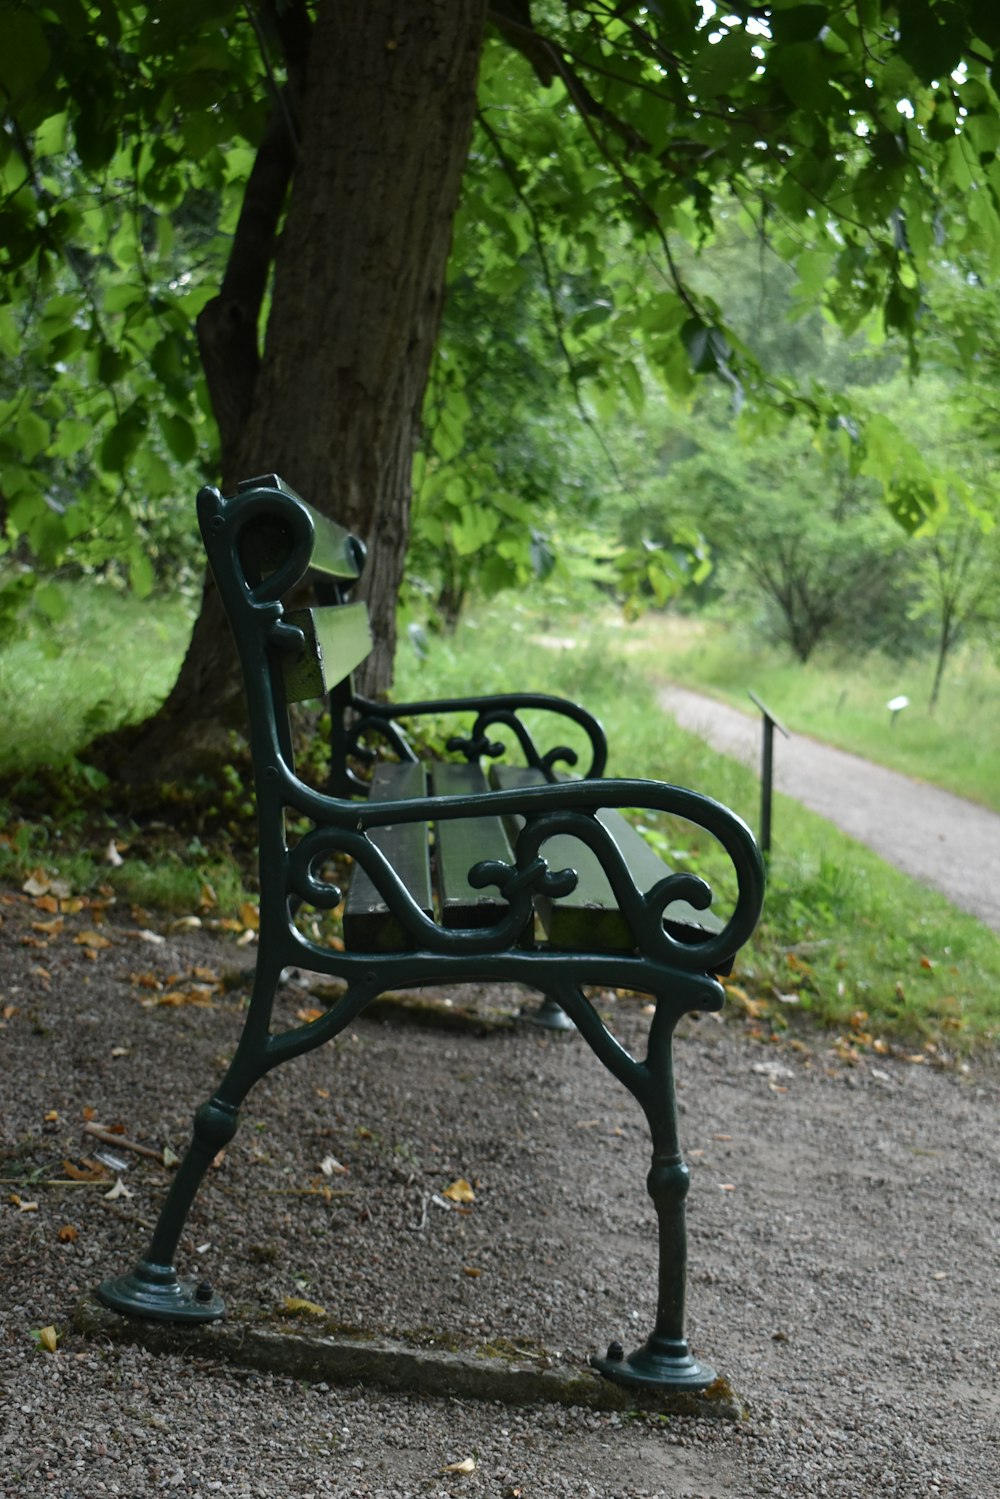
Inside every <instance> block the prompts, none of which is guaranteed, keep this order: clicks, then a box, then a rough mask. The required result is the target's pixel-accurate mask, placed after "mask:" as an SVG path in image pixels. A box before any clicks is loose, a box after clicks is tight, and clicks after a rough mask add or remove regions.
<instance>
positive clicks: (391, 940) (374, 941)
mask: <svg viewBox="0 0 1000 1499" xmlns="http://www.w3.org/2000/svg"><path fill="white" fill-rule="evenodd" d="M426 794H427V792H426V775H425V772H424V767H423V766H422V765H417V764H416V763H415V762H413V761H404V762H403V763H402V764H399V765H395V764H387V763H383V764H380V765H377V766H376V768H375V776H374V779H373V780H372V785H371V791H370V793H369V798H368V799H369V801H373V802H388V801H400V800H403V799H404V798H407V799H408V798H411V797H417V798H420V797H423V796H426ZM368 837H369V838H370V840H371V842H372V843H374V845H375V847H376V848H379V849H381V850H382V852H383V853H384V854H385V856H386V858H387V859H388V860H389V862H390V864H391V865H392V867H393V869H394V870H395V871H396V873H397V875H398V876H399V878H400V879H401V880H402V882H403V884H404V885H405V886H406V888H407V890H409V892H410V894H411V895H412V896H413V899H414V900H415V901H416V903H417V905H418V906H419V907H420V909H421V910H422V911H423V912H424V914H425V915H426V916H428V917H429V916H431V915H432V914H433V909H434V903H433V900H432V897H431V872H430V851H429V848H428V836H427V824H426V823H425V822H402V823H394V824H390V826H388V827H384V828H372V829H371V831H370V832H369V834H368ZM344 946H345V947H346V948H348V949H351V950H353V951H359V952H405V951H406V950H407V949H408V948H410V947H412V946H413V943H412V941H411V939H410V938H409V936H407V934H406V933H405V932H404V931H403V929H402V927H401V926H400V924H399V922H398V921H397V920H396V918H395V916H393V915H392V913H391V912H390V910H389V908H388V907H387V906H386V904H385V902H384V901H383V900H382V898H381V896H380V895H379V893H378V891H377V890H376V888H375V885H374V884H373V882H372V880H371V877H370V876H369V874H368V872H367V871H366V870H365V869H362V868H361V866H360V865H356V866H355V869H354V873H353V875H352V876H351V884H350V888H349V890H348V892H347V900H346V902H345V905H344Z"/></svg>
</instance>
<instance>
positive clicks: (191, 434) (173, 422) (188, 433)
mask: <svg viewBox="0 0 1000 1499" xmlns="http://www.w3.org/2000/svg"><path fill="white" fill-rule="evenodd" d="M158 421H159V425H160V431H161V432H162V433H163V440H164V442H165V443H166V445H167V447H168V448H169V449H170V452H171V453H172V454H173V456H174V457H175V458H176V459H177V462H178V463H189V462H190V461H191V459H192V458H193V457H194V455H195V453H196V452H197V451H198V439H197V437H196V436H195V431H194V428H193V427H192V425H191V423H190V422H189V421H187V420H186V419H185V418H184V417H183V416H179V415H178V414H177V413H176V412H171V411H161V412H160V413H159V416H158Z"/></svg>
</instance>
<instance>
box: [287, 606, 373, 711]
mask: <svg viewBox="0 0 1000 1499" xmlns="http://www.w3.org/2000/svg"><path fill="white" fill-rule="evenodd" d="M284 618H285V621H286V622H287V623H288V624H290V625H295V626H297V628H298V629H300V630H301V631H302V633H303V635H304V636H305V648H304V650H301V651H298V652H295V653H294V654H293V653H291V652H289V654H288V655H287V656H283V657H282V663H281V669H282V672H283V674H284V679H285V699H286V701H287V702H289V703H301V702H305V701H306V700H307V699H309V698H313V697H323V696H324V695H325V694H326V693H328V692H331V691H332V690H333V688H334V687H336V685H337V683H338V682H342V681H343V680H344V678H345V677H347V676H349V675H350V673H351V672H352V671H353V670H354V668H355V667H356V666H360V665H361V662H362V661H364V659H365V657H366V656H367V655H369V653H370V652H371V649H372V636H371V627H370V625H369V622H368V606H367V604H329V605H327V606H326V607H324V608H318V609H292V610H290V611H289V612H288V613H287V614H285V616H284Z"/></svg>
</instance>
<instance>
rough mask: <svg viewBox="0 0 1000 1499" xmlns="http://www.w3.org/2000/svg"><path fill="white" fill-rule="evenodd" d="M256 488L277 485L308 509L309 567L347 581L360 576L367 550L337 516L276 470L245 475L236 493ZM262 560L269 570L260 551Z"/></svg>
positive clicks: (270, 487)
mask: <svg viewBox="0 0 1000 1499" xmlns="http://www.w3.org/2000/svg"><path fill="white" fill-rule="evenodd" d="M254 489H276V490H277V491H278V493H279V494H287V495H291V496H292V497H293V498H294V499H296V500H297V501H298V502H299V504H300V505H301V506H302V508H303V510H305V511H307V512H308V514H309V518H310V519H311V521H312V523H313V528H314V539H313V545H312V553H311V555H310V558H309V567H310V569H311V570H312V571H313V572H319V573H325V574H326V576H327V577H329V578H340V579H342V580H343V581H344V582H345V583H346V582H349V581H351V580H352V579H356V578H360V576H361V558H362V557H363V556H364V551H363V549H362V550H361V555H360V556H359V553H358V549H357V545H356V542H355V538H354V537H353V536H352V535H351V533H350V531H345V530H344V528H343V526H338V524H337V522H336V521H335V520H331V519H330V517H329V516H328V515H323V514H322V513H321V512H320V511H319V510H317V509H316V508H315V506H313V505H310V504H309V503H308V502H307V501H306V500H304V499H303V498H302V496H301V495H300V494H297V493H296V491H295V490H294V489H293V488H292V487H291V485H290V484H286V483H285V481H284V480H283V479H279V478H278V475H277V474H262V475H260V477H258V478H256V479H244V480H242V482H241V483H239V484H238V485H237V486H236V492H237V494H247V493H249V492H250V491H251V490H254ZM279 556H280V553H279ZM259 562H260V563H261V564H262V565H263V571H265V572H267V571H268V568H267V561H266V555H264V554H261V556H260V558H259Z"/></svg>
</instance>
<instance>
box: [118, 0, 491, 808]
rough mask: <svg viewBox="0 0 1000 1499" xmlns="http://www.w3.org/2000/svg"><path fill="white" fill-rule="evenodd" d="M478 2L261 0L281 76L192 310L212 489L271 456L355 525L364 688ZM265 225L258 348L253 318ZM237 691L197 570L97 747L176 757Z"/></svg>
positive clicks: (391, 555)
mask: <svg viewBox="0 0 1000 1499" xmlns="http://www.w3.org/2000/svg"><path fill="white" fill-rule="evenodd" d="M485 16H486V0H447V3H443V0H407V3H406V4H405V5H398V4H396V3H395V0H366V3H365V4H364V5H345V4H340V3H334V0H325V3H322V4H320V5H318V6H317V7H316V19H315V21H314V22H313V23H312V26H311V28H310V27H309V23H308V19H307V14H306V10H305V5H304V3H302V4H299V5H298V6H294V5H293V6H292V7H290V8H288V7H284V8H282V10H281V13H280V17H279V16H278V14H277V8H276V21H280V24H281V25H282V26H283V27H284V31H283V34H282V42H283V45H284V47H285V53H286V57H287V60H288V63H289V82H288V87H287V90H286V94H285V97H284V98H283V99H282V100H280V101H276V103H275V111H274V117H273V119H272V121H271V124H270V126H269V128H268V130H267V132H266V134H265V137H264V140H263V141H262V144H261V147H260V151H259V154H258V158H257V163H256V166H255V170H254V173H253V174H252V176H251V179H250V183H249V184H248V189H247V196H246V199H245V202H244V208H243V214H242V216H241V220H240V224H239V227H238V229H237V233H236V236H235V238H234V243H233V250H232V255H231V258H230V262H229V265H228V267H227V272H226V276H225V278H224V281H223V285H222V287H221V288H220V292H219V296H218V297H216V298H215V299H214V300H213V302H212V303H210V304H209V306H208V307H207V308H206V309H205V312H204V313H203V314H202V317H201V318H200V319H199V328H198V333H199V343H200V347H201V351H202V359H203V363H204V366H205V371H206V376H207V378H208V381H209V389H210V392H211V395H212V401H213V406H214V409H215V412H216V416H217V418H218V421H219V428H220V434H221V438H222V466H223V473H222V476H221V478H222V485H223V488H224V489H225V488H227V487H229V486H231V485H233V484H234V483H235V481H236V480H237V479H239V478H243V477H248V476H251V475H255V474H260V473H269V472H277V473H279V474H281V475H282V477H283V478H285V479H286V480H287V481H288V482H289V483H290V484H292V485H293V486H294V487H295V488H297V489H298V490H299V491H300V492H301V493H302V494H303V495H304V496H305V497H307V498H308V499H309V501H310V502H311V503H312V504H314V505H316V506H317V508H319V509H321V510H325V511H326V512H328V513H329V514H331V515H333V516H334V517H335V518H336V519H337V520H339V521H340V522H341V523H342V524H344V525H346V526H348V527H350V528H351V529H352V530H355V531H357V532H358V534H360V535H361V536H362V537H364V538H365V539H366V540H367V541H368V542H369V543H370V544H371V561H370V564H369V567H368V569H367V573H366V577H365V581H364V591H365V593H366V595H367V597H368V600H369V606H370V609H371V612H372V620H373V631H374V635H375V638H376V641H377V646H376V652H375V655H374V657H373V659H372V662H371V665H370V669H369V671H368V673H367V677H366V680H365V684H364V685H365V687H366V688H367V689H368V690H369V691H371V690H378V689H379V688H382V687H385V686H387V685H388V683H389V681H390V679H391V669H392V656H393V650H394V645H395V605H396V600H397V597H398V594H399V586H400V581H401V578H402V571H403V564H404V558H405V551H406V543H407V535H408V519H409V507H410V497H411V488H410V472H411V464H412V458H413V452H414V448H415V445H416V442H417V440H418V436H419V423H420V412H421V406H422V401H423V395H424V389H425V385H426V381H427V375H428V369H429V364H430V359H431V354H432V351H433V347H434V343H435V340H436V337H437V333H438V327H439V323H440V317H441V309H442V304H443V295H444V281H445V272H446V268H447V260H448V253H449V249H450V244H451V232H452V222H453V219H454V215H455V210H456V207H457V204H458V197H459V192H460V187H461V180H462V174H463V171H464V167H465V163H466V157H467V152H468V146H469V140H470V137H471V131H472V122H473V118H474V113H475V90H476V76H477V70H478V63H479V55H480V51H481V48H482V41H483V31H484V26H485ZM289 181H290V183H291V191H290V196H288V192H287V189H288V183H289ZM286 199H287V204H288V209H287V219H286V222H285V224H284V227H283V229H282V231H281V234H280V239H278V238H277V228H278V224H279V220H280V215H281V212H282V210H283V207H284V204H285V202H286ZM275 244H277V254H276V256H275V257H274V284H273V293H272V302H271V310H270V313H269V316H268V322H267V332H266V338H265V344H264V351H263V356H262V357H260V356H259V355H258V351H257V341H256V328H257V319H258V312H259V308H260V306H261V302H262V299H263V296H264V293H265V289H266V285H267V278H268V274H269V270H270V265H271V260H272V252H273V249H274V246H275ZM192 503H193V496H192ZM240 702H241V695H240V691H239V681H238V672H237V670H236V667H235V658H234V655H233V652H232V647H231V644H230V641H229V632H228V628H227V627H226V624H225V621H224V619H223V618H222V616H221V610H220V608H219V606H218V602H217V600H216V598H215V594H214V590H213V589H212V588H211V587H210V586H209V587H207V588H206V593H205V597H204V600H203V605H202V610H201V614H200V616H199V618H198V621H197V623H196V626H195V630H194V634H193V636H192V640H191V645H190V648H189V650H188V653H187V657H186V659H185V661H184V664H183V666H182V669H181V672H180V676H179V677H178V680H177V682H176V684H175V686H174V688H173V691H172V692H171V694H170V696H169V697H168V699H167V701H166V703H165V704H164V707H163V708H162V710H161V711H160V713H159V714H158V715H157V716H156V717H155V718H154V719H152V720H150V721H149V722H148V723H147V724H145V725H142V726H141V728H140V729H139V731H138V732H137V733H134V734H133V735H131V736H130V737H129V739H128V740H121V741H119V743H118V746H117V748H118V754H114V752H113V751H114V746H112V747H111V748H112V754H111V755H110V756H105V757H104V758H105V760H106V761H107V760H110V761H112V762H114V763H115V769H116V772H117V774H118V775H119V776H120V777H121V778H122V779H124V780H125V781H128V782H132V783H135V784H139V783H142V782H143V781H144V780H148V779H150V778H151V777H155V778H156V779H158V780H161V779H165V778H167V779H169V778H170V777H171V776H172V775H174V774H176V773H181V774H186V775H189V774H190V773H191V770H192V768H193V767H196V766H198V765H201V766H205V765H210V764H211V763H212V762H213V761H216V762H217V760H218V757H219V755H220V754H222V753H224V752H225V745H226V742H227V739H228V730H229V728H230V727H231V726H232V724H233V723H234V722H240V713H241V710H240V707H239V704H240Z"/></svg>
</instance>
